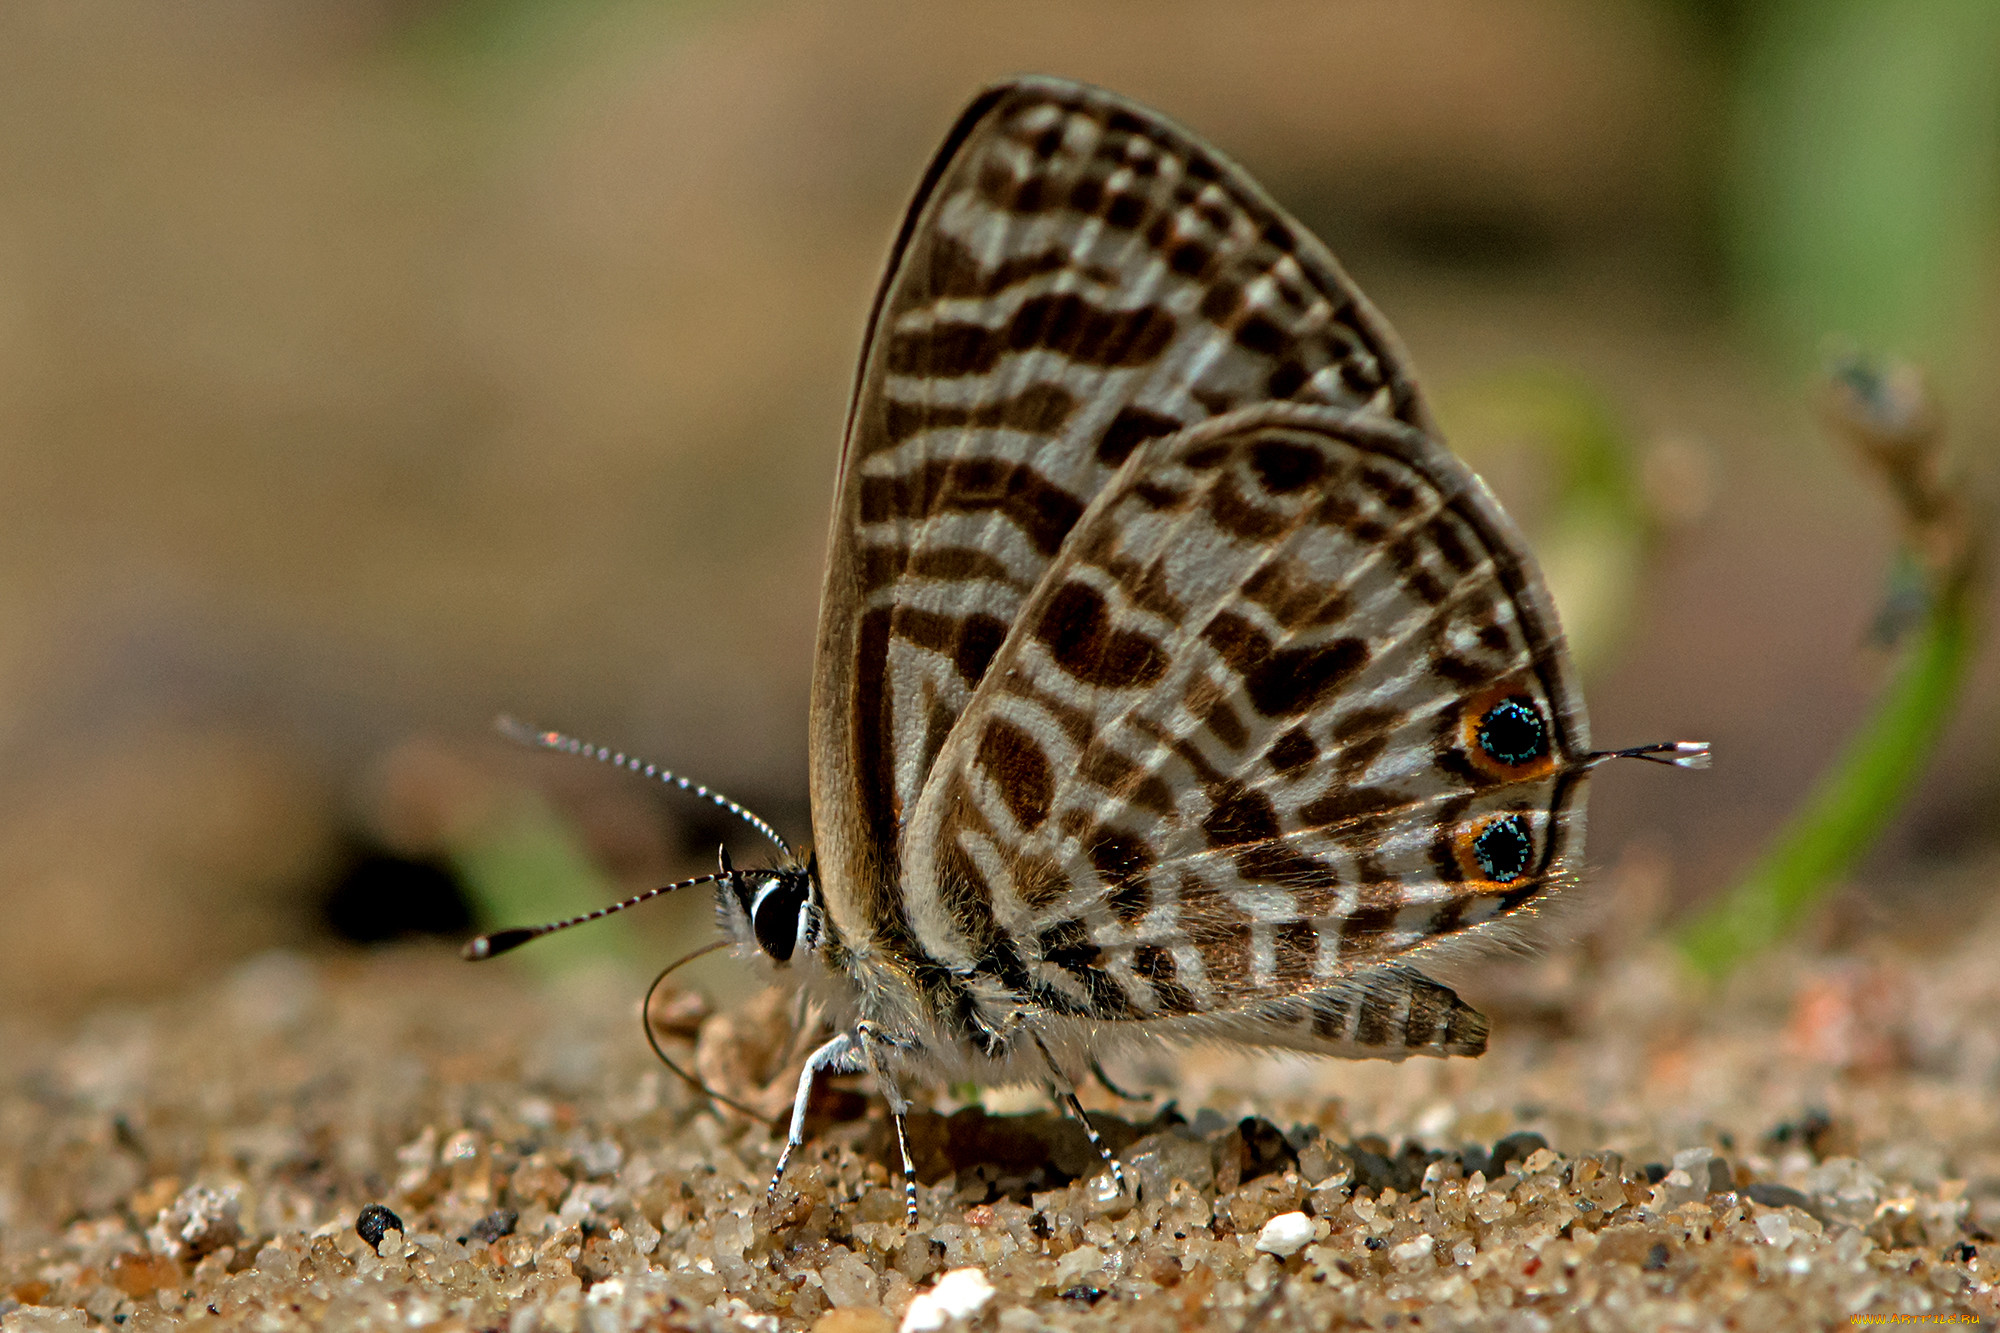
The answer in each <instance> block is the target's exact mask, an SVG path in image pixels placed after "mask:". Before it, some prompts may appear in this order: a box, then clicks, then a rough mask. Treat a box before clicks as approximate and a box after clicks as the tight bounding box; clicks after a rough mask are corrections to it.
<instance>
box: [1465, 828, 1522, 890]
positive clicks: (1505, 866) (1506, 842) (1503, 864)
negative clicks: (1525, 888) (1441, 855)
mask: <svg viewBox="0 0 2000 1333" xmlns="http://www.w3.org/2000/svg"><path fill="white" fill-rule="evenodd" d="M1534 855H1535V838H1534V835H1533V834H1532V833H1530V832H1529V831H1528V821H1527V820H1525V819H1523V818H1522V817H1521V816H1519V815H1502V816H1501V817H1500V818H1498V819H1496V820H1494V821H1493V822H1492V823H1490V824H1488V825H1487V826H1486V827H1485V828H1484V829H1481V830H1480V833H1479V836H1478V837H1476V838H1474V839H1473V840H1472V859H1473V860H1475V861H1477V862H1478V863H1479V869H1480V872H1481V873H1482V874H1484V875H1485V876H1486V878H1488V879H1490V880H1492V881H1493V882H1494V883H1495V884H1511V883H1513V882H1514V881H1515V880H1517V879H1519V878H1520V877H1521V876H1522V875H1523V874H1525V873H1526V872H1527V869H1528V863H1529V862H1530V861H1531V860H1533V859H1534Z"/></svg>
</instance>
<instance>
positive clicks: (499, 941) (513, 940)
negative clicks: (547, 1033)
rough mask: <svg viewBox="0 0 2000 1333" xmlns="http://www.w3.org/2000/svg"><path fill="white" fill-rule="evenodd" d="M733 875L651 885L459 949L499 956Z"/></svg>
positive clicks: (467, 954) (476, 956)
mask: <svg viewBox="0 0 2000 1333" xmlns="http://www.w3.org/2000/svg"><path fill="white" fill-rule="evenodd" d="M729 875H730V872H729V871H726V870H724V871H718V872H717V873H715V874H713V875H698V876H696V877H695V878H694V879H684V880H681V881H680V882H679V883H677V884H662V885H661V886H660V887H659V888H657V889H647V890H646V891H645V892H644V893H639V894H634V895H633V896H632V897H630V898H627V899H626V900H625V901H624V902H622V903H613V904H611V906H609V907H600V908H598V909H597V910H596V911H595V912H585V913H584V914H583V915H582V916H573V917H571V918H570V919H569V920H567V921H551V922H549V923H548V924H547V925H542V926H515V927H513V928H512V929H510V930H496V931H494V932H493V933H492V934H490V935H481V936H480V937H479V938H478V939H475V940H468V941H467V942H466V945H465V947H464V948H463V949H460V950H459V953H460V954H461V955H462V956H463V957H464V958H465V959H466V960H467V961H468V962H473V963H476V962H479V961H480V960H481V959H485V958H495V957H498V956H499V955H501V954H503V953H506V952H508V951H509V950H512V949H518V948H520V947H521V946H522V945H524V944H526V943H527V942H528V941H529V940H537V939H540V938H541V937H542V936H544V935H552V934H554V933H555V932H556V931H558V930H568V929H569V928H570V927H571V926H581V925H583V924H584V923H586V922H590V921H597V920H600V919H602V918H604V917H607V916H610V915H611V914H612V913H613V912H622V911H624V910H625V909H626V908H628V907H637V906H638V905H639V904H640V903H643V902H647V901H649V900H651V899H653V898H657V897H659V896H660V895H661V894H663V893H672V892H673V891H674V890H675V889H691V888H693V887H694V886H695V885H697V884H713V883H715V881H717V880H719V879H727V878H728V877H729Z"/></svg>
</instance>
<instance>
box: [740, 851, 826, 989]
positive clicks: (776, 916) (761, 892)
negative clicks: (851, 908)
mask: <svg viewBox="0 0 2000 1333" xmlns="http://www.w3.org/2000/svg"><path fill="white" fill-rule="evenodd" d="M719 859H720V861H721V865H722V869H721V873H719V874H718V875H717V876H716V880H715V915H716V919H717V920H718V921H719V922H720V923H721V925H722V929H723V931H724V932H725V933H727V934H728V935H729V936H730V938H732V939H734V940H735V941H736V942H737V943H739V944H747V945H751V946H754V947H755V948H756V949H758V950H759V951H760V952H762V953H763V954H764V955H765V956H766V957H768V958H769V959H770V960H771V961H772V962H773V963H776V964H777V965H778V966H780V967H783V966H785V965H787V964H789V963H790V962H791V961H792V958H793V956H794V955H796V954H799V953H809V952H811V951H812V950H813V949H814V948H815V947H817V946H818V944H819V938H820V921H821V916H820V905H819V871H818V867H817V865H816V864H815V863H814V861H813V860H812V858H811V857H810V856H808V857H806V858H805V860H804V861H803V863H799V862H794V863H793V864H791V865H786V866H779V867H777V868H775V869H760V870H738V869H736V867H735V866H733V865H731V864H730V862H729V852H728V850H727V849H726V848H725V849H723V850H722V851H721V852H720V853H719Z"/></svg>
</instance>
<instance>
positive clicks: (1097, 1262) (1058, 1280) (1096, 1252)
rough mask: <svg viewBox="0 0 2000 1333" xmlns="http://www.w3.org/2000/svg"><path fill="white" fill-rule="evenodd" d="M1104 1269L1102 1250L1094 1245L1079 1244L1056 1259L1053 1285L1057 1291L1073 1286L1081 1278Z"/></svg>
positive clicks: (1093, 1274) (1091, 1275)
mask: <svg viewBox="0 0 2000 1333" xmlns="http://www.w3.org/2000/svg"><path fill="white" fill-rule="evenodd" d="M1103 1271H1104V1251H1103V1250H1100V1249H1098V1248H1097V1247H1096V1246H1095V1245H1079V1246H1077V1247H1076V1248H1075V1249H1073V1250H1071V1251H1070V1252H1069V1253H1068V1254H1065V1255H1064V1256H1063V1257H1062V1258H1060V1259H1058V1260H1056V1276H1055V1285H1056V1289H1057V1290H1058V1291H1060V1290H1062V1289H1063V1288H1065V1287H1070V1286H1074V1285H1075V1284H1076V1283H1077V1281H1078V1280H1079V1279H1081V1278H1086V1277H1094V1276H1095V1275H1097V1274H1098V1273H1101V1272H1103Z"/></svg>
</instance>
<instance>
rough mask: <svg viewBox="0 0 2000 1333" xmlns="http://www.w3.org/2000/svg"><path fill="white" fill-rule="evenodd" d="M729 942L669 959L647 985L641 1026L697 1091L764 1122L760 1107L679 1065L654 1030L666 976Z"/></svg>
mask: <svg viewBox="0 0 2000 1333" xmlns="http://www.w3.org/2000/svg"><path fill="white" fill-rule="evenodd" d="M729 945H730V941H728V940H715V941H713V942H712V943H709V944H704V945H702V946H701V947H700V948H699V949H696V950H695V951H694V952H693V953H691V954H688V955H686V956H685V957H683V958H681V959H680V960H679V961H677V962H672V963H668V964H667V965H666V966H665V967H664V968H661V969H660V975H658V976H657V977H654V978H653V984H652V985H650V986H648V987H646V999H645V1002H644V1003H642V1004H641V1005H640V1006H639V1026H640V1027H642V1028H644V1029H645V1030H646V1044H647V1045H648V1046H650V1047H652V1048H653V1054H654V1055H657V1056H659V1057H660V1063H661V1064H663V1065H665V1066H666V1067H667V1068H669V1069H671V1070H673V1071H674V1073H676V1074H678V1075H680V1077H681V1079H682V1081H683V1082H685V1083H686V1084H687V1085H688V1086H689V1087H691V1088H693V1089H694V1090H695V1091H696V1092H698V1093H700V1094H701V1095H702V1096H704V1097H706V1098H708V1099H709V1100H710V1101H714V1102H721V1103H722V1104H723V1105H724V1106H727V1107H728V1108H729V1109H730V1110H732V1111H741V1112H742V1113H743V1114H744V1115H747V1116H749V1117H750V1118H751V1119H752V1120H755V1121H758V1122H760V1123H761V1122H762V1121H763V1120H764V1119H765V1116H764V1113H763V1112H761V1111H758V1110H756V1109H754V1108H752V1107H748V1106H745V1105H744V1104H743V1103H742V1102H739V1101H737V1100H736V1099H735V1098H734V1097H727V1096H724V1095H723V1094H722V1093H719V1092H717V1091H716V1090H715V1089H714V1088H711V1087H709V1086H708V1084H706V1083H704V1082H702V1081H701V1080H700V1079H698V1078H696V1077H695V1076H694V1075H693V1074H690V1073H689V1072H688V1071H687V1070H685V1069H682V1068H681V1067H680V1066H679V1065H677V1064H675V1063H674V1058H673V1057H672V1056H671V1055H668V1054H667V1051H666V1048H665V1047H663V1046H661V1045H660V1039H659V1037H658V1036H657V1035H655V1034H654V1032H653V996H654V995H656V994H658V993H659V989H660V987H661V985H663V984H664V983H665V982H666V979H667V978H668V977H670V976H672V975H673V974H674V973H675V972H677V971H679V970H680V969H681V968H683V967H686V966H687V965H688V964H689V963H692V962H693V961H694V960H695V959H697V958H702V957H705V956H707V955H708V954H712V953H714V952H715V951H716V950H717V949H726V948H728V947H729Z"/></svg>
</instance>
